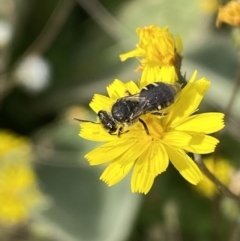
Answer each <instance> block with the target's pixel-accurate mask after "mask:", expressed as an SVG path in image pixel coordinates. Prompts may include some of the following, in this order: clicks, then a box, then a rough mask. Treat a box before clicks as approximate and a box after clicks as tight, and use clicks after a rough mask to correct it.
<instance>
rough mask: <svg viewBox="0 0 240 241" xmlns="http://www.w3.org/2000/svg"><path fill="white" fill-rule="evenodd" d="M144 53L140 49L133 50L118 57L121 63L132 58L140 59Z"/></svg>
mask: <svg viewBox="0 0 240 241" xmlns="http://www.w3.org/2000/svg"><path fill="white" fill-rule="evenodd" d="M143 55H144V52H143V51H142V50H141V49H134V50H132V51H129V52H127V53H125V54H120V55H119V57H120V59H121V61H125V60H127V59H128V58H132V57H140V56H143Z"/></svg>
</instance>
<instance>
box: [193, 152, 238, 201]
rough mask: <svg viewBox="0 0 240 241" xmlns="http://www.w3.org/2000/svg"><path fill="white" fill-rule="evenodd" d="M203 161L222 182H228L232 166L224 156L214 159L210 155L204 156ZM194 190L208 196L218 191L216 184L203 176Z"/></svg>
mask: <svg viewBox="0 0 240 241" xmlns="http://www.w3.org/2000/svg"><path fill="white" fill-rule="evenodd" d="M204 163H205V164H206V166H207V168H208V169H209V170H210V171H211V172H212V173H213V174H214V175H215V176H216V177H217V178H218V179H219V180H220V181H221V182H222V183H223V184H225V185H228V184H229V183H230V175H231V171H232V170H233V168H232V167H231V165H230V163H229V161H228V160H226V159H224V158H219V159H217V160H214V158H213V157H212V156H211V157H206V158H204ZM196 190H198V191H199V192H200V193H202V194H203V195H204V196H206V197H208V198H212V197H214V196H215V195H216V194H217V193H219V191H218V189H217V187H216V185H215V184H214V183H213V182H212V181H210V180H209V179H208V178H207V177H205V176H204V178H203V181H202V182H200V183H199V184H198V185H197V186H196Z"/></svg>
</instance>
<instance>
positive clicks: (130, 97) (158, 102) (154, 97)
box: [75, 82, 181, 136]
mask: <svg viewBox="0 0 240 241" xmlns="http://www.w3.org/2000/svg"><path fill="white" fill-rule="evenodd" d="M180 90H181V85H180V84H179V83H174V84H166V83H163V82H153V83H151V84H148V85H147V86H145V87H144V88H142V90H141V91H140V92H139V93H137V94H131V93H129V92H128V93H127V95H126V96H124V97H122V98H119V99H117V101H116V102H115V103H114V104H113V106H112V108H111V111H110V112H107V111H105V110H100V111H99V112H98V118H99V123H98V122H91V121H86V120H80V119H77V118H75V119H76V120H78V121H80V122H91V123H95V124H101V125H102V126H103V127H104V129H105V130H106V131H107V132H108V133H109V134H111V135H116V134H117V135H118V136H120V135H121V134H123V133H126V132H127V131H125V130H124V127H126V126H131V125H133V124H134V123H136V122H137V121H139V122H141V123H142V125H143V128H144V130H145V131H146V133H147V134H148V135H149V130H148V127H147V125H146V123H145V122H144V121H143V120H142V119H141V118H140V117H141V116H142V115H145V114H148V113H151V114H154V115H163V110H165V109H166V108H167V107H169V106H170V105H171V104H173V103H174V101H175V99H176V96H177V94H178V93H179V92H180Z"/></svg>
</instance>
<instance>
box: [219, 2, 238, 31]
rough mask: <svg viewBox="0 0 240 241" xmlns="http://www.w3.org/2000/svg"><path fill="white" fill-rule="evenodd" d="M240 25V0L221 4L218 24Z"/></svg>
mask: <svg viewBox="0 0 240 241" xmlns="http://www.w3.org/2000/svg"><path fill="white" fill-rule="evenodd" d="M222 22H223V23H227V24H229V25H232V26H235V27H239V26H240V1H230V2H228V3H227V4H226V5H225V6H220V7H219V10H218V16H217V22H216V25H217V27H219V26H220V25H221V23H222Z"/></svg>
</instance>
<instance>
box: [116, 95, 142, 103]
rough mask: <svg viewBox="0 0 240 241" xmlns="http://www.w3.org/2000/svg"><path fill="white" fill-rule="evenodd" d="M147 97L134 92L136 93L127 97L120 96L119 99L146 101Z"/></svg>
mask: <svg viewBox="0 0 240 241" xmlns="http://www.w3.org/2000/svg"><path fill="white" fill-rule="evenodd" d="M145 99H146V98H145V97H142V96H140V93H137V94H134V95H128V96H125V97H122V98H120V99H119V100H130V101H136V102H140V101H145Z"/></svg>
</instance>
